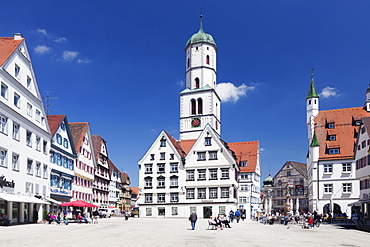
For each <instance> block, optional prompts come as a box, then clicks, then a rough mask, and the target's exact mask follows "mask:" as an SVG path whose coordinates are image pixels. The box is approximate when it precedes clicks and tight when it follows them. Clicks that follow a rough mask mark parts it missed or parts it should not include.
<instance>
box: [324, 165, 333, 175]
mask: <svg viewBox="0 0 370 247" xmlns="http://www.w3.org/2000/svg"><path fill="white" fill-rule="evenodd" d="M323 172H324V174H332V173H333V164H324V165H323Z"/></svg>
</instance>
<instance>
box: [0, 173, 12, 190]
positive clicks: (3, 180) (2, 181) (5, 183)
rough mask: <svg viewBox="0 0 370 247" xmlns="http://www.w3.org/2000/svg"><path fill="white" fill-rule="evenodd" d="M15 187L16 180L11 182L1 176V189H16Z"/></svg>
mask: <svg viewBox="0 0 370 247" xmlns="http://www.w3.org/2000/svg"><path fill="white" fill-rule="evenodd" d="M14 186H15V183H14V180H12V181H11V182H10V181H6V178H5V177H4V175H1V176H0V188H4V187H9V188H13V189H14Z"/></svg>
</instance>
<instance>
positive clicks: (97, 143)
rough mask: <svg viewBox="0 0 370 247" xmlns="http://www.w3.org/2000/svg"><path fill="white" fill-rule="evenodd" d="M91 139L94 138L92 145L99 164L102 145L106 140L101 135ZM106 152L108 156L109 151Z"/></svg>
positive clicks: (93, 136)
mask: <svg viewBox="0 0 370 247" xmlns="http://www.w3.org/2000/svg"><path fill="white" fill-rule="evenodd" d="M91 138H92V144H93V148H94V154H95V159H96V162H97V163H98V162H99V154H100V150H101V145H103V144H104V143H105V140H104V139H103V138H102V137H101V136H99V135H92V136H91ZM106 152H107V156H108V150H106Z"/></svg>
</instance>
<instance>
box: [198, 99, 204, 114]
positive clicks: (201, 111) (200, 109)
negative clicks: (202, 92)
mask: <svg viewBox="0 0 370 247" xmlns="http://www.w3.org/2000/svg"><path fill="white" fill-rule="evenodd" d="M198 114H203V100H202V98H199V99H198Z"/></svg>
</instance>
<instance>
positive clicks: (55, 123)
mask: <svg viewBox="0 0 370 247" xmlns="http://www.w3.org/2000/svg"><path fill="white" fill-rule="evenodd" d="M65 117H66V115H47V116H46V118H47V120H48V123H49V128H50V132H51V135H54V134H55V132H56V131H57V130H58V128H59V125H60V123H61V122H62V121H63V119H64V118H65Z"/></svg>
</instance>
